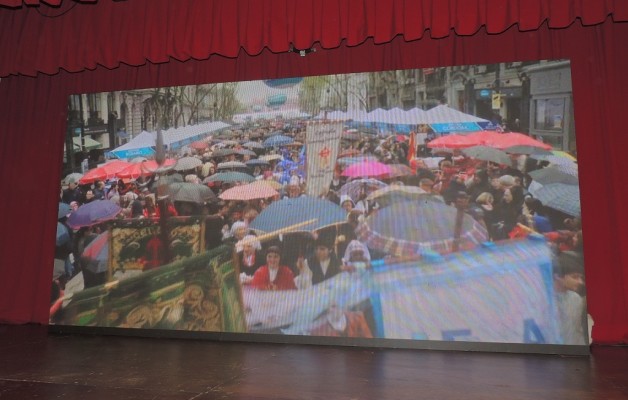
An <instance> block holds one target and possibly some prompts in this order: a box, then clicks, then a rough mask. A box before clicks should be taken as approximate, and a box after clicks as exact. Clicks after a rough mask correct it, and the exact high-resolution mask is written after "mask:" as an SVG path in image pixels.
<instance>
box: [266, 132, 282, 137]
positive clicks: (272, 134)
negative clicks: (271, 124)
mask: <svg viewBox="0 0 628 400" xmlns="http://www.w3.org/2000/svg"><path fill="white" fill-rule="evenodd" d="M277 135H283V131H274V132H271V133H269V134H267V135H266V136H267V137H272V136H277Z"/></svg>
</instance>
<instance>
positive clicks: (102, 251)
mask: <svg viewBox="0 0 628 400" xmlns="http://www.w3.org/2000/svg"><path fill="white" fill-rule="evenodd" d="M81 261H82V264H83V266H84V267H85V268H87V269H88V270H89V271H91V272H93V273H95V274H97V273H100V272H105V271H107V268H108V266H109V231H104V232H103V233H101V234H100V235H98V236H96V237H95V238H94V240H92V241H91V242H90V243H89V244H88V245H87V247H85V250H83V254H81Z"/></svg>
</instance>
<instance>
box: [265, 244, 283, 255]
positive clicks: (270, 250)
mask: <svg viewBox="0 0 628 400" xmlns="http://www.w3.org/2000/svg"><path fill="white" fill-rule="evenodd" d="M270 253H275V254H279V255H280V256H281V249H280V248H279V246H270V247H269V248H268V249H266V255H268V254H270Z"/></svg>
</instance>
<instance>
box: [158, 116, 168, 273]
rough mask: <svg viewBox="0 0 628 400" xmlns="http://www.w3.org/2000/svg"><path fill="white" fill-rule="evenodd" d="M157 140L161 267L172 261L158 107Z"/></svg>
mask: <svg viewBox="0 0 628 400" xmlns="http://www.w3.org/2000/svg"><path fill="white" fill-rule="evenodd" d="M156 111H157V121H156V122H157V139H156V143H155V161H156V162H157V165H159V168H158V169H157V177H158V178H159V180H158V181H157V193H156V196H157V204H158V205H159V237H160V241H161V246H162V251H161V255H162V257H163V259H162V260H160V261H161V265H165V264H167V263H168V262H169V261H170V232H169V229H168V217H169V215H168V188H167V187H166V186H165V185H164V184H163V179H162V178H163V177H164V176H165V171H164V170H163V169H164V168H163V166H164V163H165V161H166V149H165V145H164V135H163V132H162V130H161V112H160V111H161V110H160V108H159V106H157V110H156Z"/></svg>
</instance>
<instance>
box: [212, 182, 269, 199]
mask: <svg viewBox="0 0 628 400" xmlns="http://www.w3.org/2000/svg"><path fill="white" fill-rule="evenodd" d="M278 194H279V193H278V192H277V191H276V190H275V189H273V188H271V187H270V186H268V185H259V184H257V185H255V184H252V183H249V184H248V185H241V186H235V187H232V188H231V189H227V190H225V191H224V192H222V194H221V195H220V196H219V197H220V198H221V199H223V200H254V199H266V198H269V197H273V196H276V195H278Z"/></svg>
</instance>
